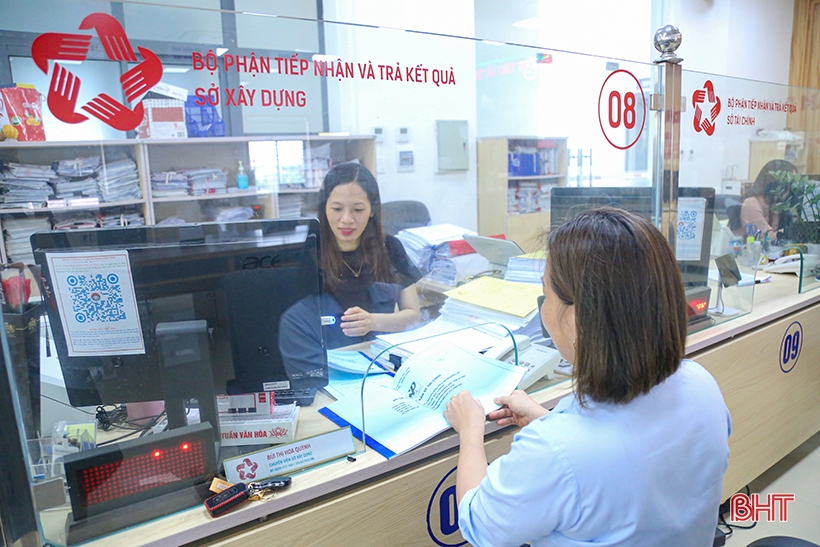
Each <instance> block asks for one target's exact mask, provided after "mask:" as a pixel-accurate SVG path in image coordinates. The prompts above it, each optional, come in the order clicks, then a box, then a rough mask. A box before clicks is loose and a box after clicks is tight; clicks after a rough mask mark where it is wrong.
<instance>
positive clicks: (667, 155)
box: [653, 25, 683, 250]
mask: <svg viewBox="0 0 820 547" xmlns="http://www.w3.org/2000/svg"><path fill="white" fill-rule="evenodd" d="M680 43H681V33H680V31H679V30H678V29H677V27H674V26H672V25H666V26H665V27H662V28H660V29H658V31H657V32H656V33H655V49H657V50H658V51H659V52H661V56H660V57H659V58H658V59H656V60H655V61H654V62H655V64H657V65H661V66H660V67H659V68H660V85H661V89H660V92H661V100H660V105H658V106H659V108H660V110H661V112H660V115H659V116H658V126H659V127H658V135H659V136H660V138H659V139H657V140H656V156H655V157H656V158H660V157H661V156H662V158H663V161H662V166H656V168H655V174H656V177H655V180H657V181H659V182H660V187H659V188H658V187H657V186H656V185H655V184H653V187H655V188H658V192H657V193H656V196H655V206H654V211H653V212H654V215H653V216H654V218H655V223H656V224H658V225H659V226H658V227H659V228H660V230H661V232H662V233H663V235H664V236H666V239H667V241H669V244H670V245H671V246H672V249H673V250H674V249H675V240H676V227H677V224H678V181H679V169H680V114H681V66H680V63H681V61H683V59H682V58H680V57H678V56H677V55H676V54H675V51H676V50H677V49H678V47H679V46H680ZM659 146H661V147H662V148H663V150H662V151H659V150H658V147H659ZM661 167H662V168H661Z"/></svg>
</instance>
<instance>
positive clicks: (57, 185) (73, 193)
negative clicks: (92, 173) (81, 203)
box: [52, 175, 100, 199]
mask: <svg viewBox="0 0 820 547" xmlns="http://www.w3.org/2000/svg"><path fill="white" fill-rule="evenodd" d="M52 184H53V185H54V192H55V195H56V196H57V199H73V198H99V197H100V190H99V188H98V187H97V179H95V178H94V177H85V178H79V179H73V180H70V179H67V178H66V177H64V176H62V175H60V176H59V177H57V178H56V179H54V180H53V181H52Z"/></svg>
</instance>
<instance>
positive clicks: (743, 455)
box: [41, 275, 820, 547]
mask: <svg viewBox="0 0 820 547" xmlns="http://www.w3.org/2000/svg"><path fill="white" fill-rule="evenodd" d="M756 289H757V294H756V297H755V306H754V310H753V311H752V312H751V313H749V314H747V315H745V316H741V317H737V318H735V319H733V320H731V321H727V322H725V323H722V324H720V325H716V326H713V327H712V328H710V329H707V330H704V331H701V332H698V333H695V334H693V335H691V336H690V337H689V340H688V346H687V353H688V355H689V356H690V357H692V358H693V359H695V360H697V361H698V362H700V363H701V364H703V365H704V366H705V367H706V368H707V369H708V370H709V371H710V372H711V373H712V374H713V375H714V377H715V378H716V379H717V381H718V383H719V384H720V387H721V389H722V391H723V395H724V397H725V399H726V403H727V405H728V407H729V409H730V411H731V413H732V420H733V430H732V436H731V439H730V449H731V456H730V463H729V470H728V472H727V474H726V478H725V483H724V491H723V494H724V498H728V497H729V496H730V495H731V494H733V493H734V492H736V491H738V490H740V489H741V488H742V487H743V486H744V485H746V484H748V483H749V482H751V481H752V480H753V479H754V478H756V477H757V476H759V475H760V474H761V473H762V472H763V471H765V470H766V469H768V468H769V467H770V466H771V465H773V464H774V463H775V462H777V461H778V460H779V459H780V458H782V457H783V456H785V455H786V454H788V453H789V452H790V451H791V450H793V449H794V448H796V447H797V446H798V445H800V444H801V443H802V442H804V441H805V440H806V439H808V438H809V437H810V436H811V435H813V434H814V433H816V432H817V431H818V430H820V374H818V370H817V368H818V366H820V336H816V335H811V334H809V335H808V336H803V335H802V333H803V332H805V333H816V332H818V331H820V305H818V302H820V290H815V291H810V292H808V293H805V294H798V293H797V278H796V277H795V276H791V275H788V276H784V275H781V276H775V278H774V279H773V280H772V281H771V282H770V283H766V284H761V285H758V286H757V287H756ZM799 330H800V331H802V332H801V334H800V335H798V336H796V337H795V336H794V333H795V332H798V331H799ZM787 339H788V340H789V342H788V343H787V342H786V340H787ZM785 346H788V347H789V351H788V359H783V357H782V356H783V354H784V351H785ZM795 348H796V349H795ZM533 387H534V388H536V390H535V392H534V397H536V399H537V400H538V401H539V402H540V403H542V404H543V405H544V406H545V407H547V408H552V407H553V406H555V404H556V403H557V401H558V400H559V399H560V398H561V397H563V396H565V395H566V394H567V393H569V392H570V390H571V382H570V381H569V380H566V379H563V380H560V379H558V380H553V381H550V382H546V381H543V382H541V383H539V384H536V385H535V386H533ZM328 402H330V399H328V398H327V397H326V396H325V395H323V394H320V395H319V396H318V397H317V400H316V402H315V403H314V405H312V406H311V407H307V408H304V409H303V411H302V416H301V418H300V422H299V428H300V429H299V436H300V437H306V436H310V435H315V434H318V433H321V432H324V431H330V430H332V429H334V428H335V426H334V425H333V424H332V423H331V422H330V421H329V420H327V419H326V418H324V417H322V416H320V415H319V414H318V412H317V410H318V409H319V408H321V407H322V406H324V405H325V404H327V403H328ZM515 431H516V428H512V427H509V428H503V429H501V428H498V427H497V426H496V425H495V424H491V423H488V424H487V426H486V447H487V455H488V458H489V459H490V460H493V459H495V458H497V457H499V456H500V455H502V454H504V453H506V452H507V451H508V449H509V445H510V443H511V442H512V438H513V435H514V433H515ZM357 444H358V443H357ZM457 446H458V438H457V436H456V435H455V434H454V433H453V432H452V430H451V431H449V432H445V433H442V434H441V435H439V436H438V437H436V438H434V439H432V440H431V441H429V442H427V443H425V444H424V445H422V446H421V447H419V448H417V449H415V450H413V451H411V452H409V453H406V454H403V455H400V456H397V457H395V458H393V459H391V460H385V459H384V458H383V457H382V456H380V455H379V454H377V453H376V452H375V451H372V450H368V451H367V453H366V454H364V455H359V456H357V457H356V461H347V460H343V461H336V462H333V463H330V464H326V465H323V466H320V467H318V468H315V469H312V470H308V471H305V472H301V473H296V474H294V475H293V484H292V486H291V487H290V488H289V489H288V490H286V491H282V492H280V493H277V494H276V496H275V497H273V498H272V499H270V500H268V501H260V502H249V503H246V504H244V506H243V507H242V508H241V509H238V510H236V511H234V512H231V513H228V514H226V515H224V516H222V517H219V518H216V519H214V518H211V517H209V516H208V514H207V513H206V511H205V509H204V508H202V507H201V506H199V507H193V508H191V509H188V510H185V511H181V512H178V513H175V514H172V515H170V516H168V517H165V518H161V519H157V520H155V521H152V522H149V523H146V524H143V525H139V526H135V527H132V528H129V529H126V530H124V531H122V532H119V533H116V534H113V535H111V536H107V537H103V538H99V539H97V540H94V541H91V542H89V543H86V544H85V545H88V546H93V547H98V546H100V547H102V546H107V545H111V544H112V542H113V541H115V542H116V544H117V545H119V546H124V547H128V546H132V545H133V546H136V545H154V546H157V547H159V546H162V547H170V546H175V545H186V544H197V545H217V546H224V547H228V546H231V547H233V546H236V547H253V546H257V545H258V546H267V545H272V544H273V545H299V546H300V547H309V546H323V545H328V544H331V543H332V544H334V545H356V546H357V547H367V546H371V545H372V546H377V545H378V546H381V545H391V546H427V545H429V546H435V545H439V546H443V547H450V546H452V547H455V546H459V545H464V544H465V543H464V540H463V539H462V538H461V534H460V532H459V531H458V528H457V523H458V518H457V507H456V502H455V467H456V463H457ZM66 512H67V511H66V510H65V509H61V510H51V511H47V512H44V513H41V516H42V521H43V525H44V529H45V530H46V531H47V536H49V535H50V536H52V537H54V538H55V539H57V537H59V534H60V532H59V530H60V528H61V527H62V526H63V524H64V522H65V516H66ZM49 531H50V532H49ZM54 534H57V536H54ZM63 544H64V543H63Z"/></svg>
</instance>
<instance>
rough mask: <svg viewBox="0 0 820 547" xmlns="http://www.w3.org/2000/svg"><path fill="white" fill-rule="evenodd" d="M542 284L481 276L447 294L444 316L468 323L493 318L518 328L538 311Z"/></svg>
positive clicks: (497, 321)
mask: <svg viewBox="0 0 820 547" xmlns="http://www.w3.org/2000/svg"><path fill="white" fill-rule="evenodd" d="M542 292H543V291H542V289H541V285H540V284H539V285H536V284H533V283H514V282H512V281H506V280H504V279H497V278H495V277H479V278H478V279H475V280H473V281H470V282H469V283H466V284H464V285H462V286H460V287H458V288H455V289H452V290H450V291H447V292H446V293H444V294H445V295H446V296H447V297H448V298H447V300H446V301H445V302H444V305H443V306H442V309H441V315H442V316H443V317H447V318H449V319H453V320H457V321H463V322H467V323H484V322H487V321H491V322H493V323H499V324H501V325H504V326H506V327H507V328H509V329H510V330H517V329H520V328H521V327H523V326H524V325H526V324H527V323H529V321H530V320H531V319H532V318H533V317H535V314H536V313H538V297H539V296H540V295H541V294H542Z"/></svg>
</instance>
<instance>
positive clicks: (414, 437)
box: [319, 341, 526, 459]
mask: <svg viewBox="0 0 820 547" xmlns="http://www.w3.org/2000/svg"><path fill="white" fill-rule="evenodd" d="M525 372H526V370H525V369H524V368H522V367H517V366H515V365H511V364H509V363H504V362H502V361H498V360H495V359H490V358H489V357H485V356H483V355H480V354H477V353H473V352H472V351H470V350H467V349H464V348H461V347H459V346H456V345H453V344H451V343H449V342H446V341H442V342H439V343H438V344H436V345H434V346H432V347H429V348H427V349H425V350H423V351H421V352H419V353H416V354H414V355H413V356H412V357H411V358H410V359H408V360H407V361H406V362H405V363H404V364H403V365H402V367H401V368H400V369H399V371H398V372H397V373H396V376H395V377H394V378H393V382H392V384H390V385H387V384H381V385H372V386H371V385H368V386H367V387H366V388H365V394H364V409H365V433H366V435H367V444H368V446H371V447H372V448H374V449H375V450H377V451H378V452H379V453H381V454H382V455H383V456H385V457H386V458H388V459H389V458H392V457H394V456H396V455H398V454H402V453H404V452H407V451H408V450H411V449H412V448H415V447H416V446H418V445H420V444H422V443H423V442H425V441H426V440H428V439H430V438H432V437H434V436H435V435H437V434H438V433H441V432H442V431H445V430H447V429H448V428H449V427H450V424H448V423H447V420H445V419H444V414H443V412H444V408H445V406H446V405H447V401H449V400H450V399H451V398H452V397H453V396H454V395H456V394H458V393H459V392H460V391H462V390H464V389H466V390H468V391H469V392H470V393H471V394H472V396H473V397H474V398H476V399H478V400H479V401H480V402H481V405H482V406H483V407H484V411H485V414H486V413H488V412H490V411H491V410H494V409H496V408H498V405H496V404H495V403H494V402H493V399H494V398H495V397H499V396H501V395H509V394H510V393H512V391H513V390H514V389H515V388H516V386H517V385H518V383H519V382H520V381H521V378H522V377H523V376H524V373H525ZM319 412H320V413H321V414H322V415H324V416H326V417H327V418H329V419H330V420H332V421H333V422H334V423H336V424H338V425H340V426H347V425H350V426H352V429H353V430H354V432H355V433H356V435H357V437H359V438H361V428H362V423H361V422H362V406H361V399H360V398H359V397H357V396H353V397H346V398H344V399H341V400H339V401H336V402H335V403H332V404H330V405H328V406H326V407H324V408H322V409H320V410H319Z"/></svg>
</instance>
